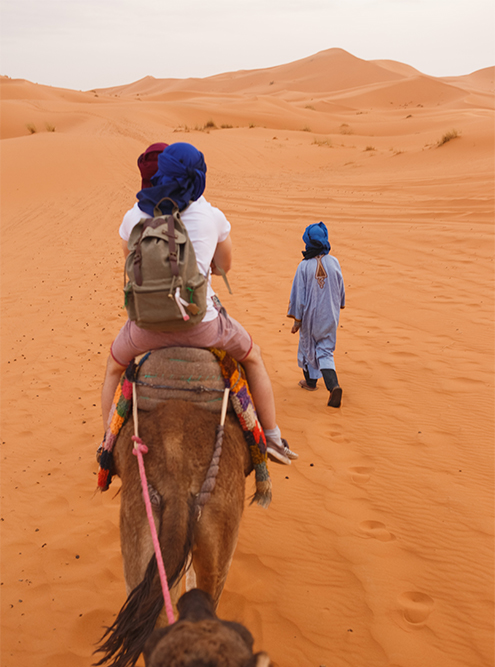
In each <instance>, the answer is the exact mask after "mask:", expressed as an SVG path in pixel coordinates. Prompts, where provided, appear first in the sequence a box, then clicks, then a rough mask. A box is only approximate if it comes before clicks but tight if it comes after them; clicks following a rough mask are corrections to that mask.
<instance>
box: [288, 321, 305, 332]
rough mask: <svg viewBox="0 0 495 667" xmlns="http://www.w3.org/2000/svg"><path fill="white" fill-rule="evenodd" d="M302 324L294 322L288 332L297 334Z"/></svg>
mask: <svg viewBox="0 0 495 667" xmlns="http://www.w3.org/2000/svg"><path fill="white" fill-rule="evenodd" d="M301 324H302V322H299V321H298V320H294V324H293V325H292V329H291V330H290V332H291V333H297V332H298V331H299V329H300V328H301Z"/></svg>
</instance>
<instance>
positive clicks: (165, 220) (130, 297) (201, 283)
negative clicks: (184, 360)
mask: <svg viewBox="0 0 495 667" xmlns="http://www.w3.org/2000/svg"><path fill="white" fill-rule="evenodd" d="M165 200H168V201H171V202H172V203H173V205H174V208H173V211H172V213H171V214H166V215H162V213H161V211H160V208H159V206H160V204H161V203H162V202H163V201H165ZM154 215H155V217H154V218H144V219H142V220H140V222H138V224H137V225H135V226H134V228H133V229H132V232H131V235H130V237H129V243H128V247H129V251H130V252H129V255H128V256H127V259H126V263H125V271H126V274H127V278H128V282H127V284H126V285H125V287H124V294H125V307H126V308H127V313H128V316H129V319H130V320H133V321H134V322H136V324H137V325H138V326H139V327H141V328H142V329H151V330H153V331H180V330H183V329H188V328H190V327H192V326H194V325H195V324H198V323H199V322H201V320H202V319H203V317H204V316H205V313H206V290H207V281H206V278H205V276H204V275H203V274H202V273H201V272H200V271H199V269H198V264H197V262H196V253H195V252H194V248H193V244H192V242H191V240H190V238H189V235H188V233H187V230H186V228H185V226H184V223H183V222H182V220H181V218H180V214H179V209H178V206H177V204H176V203H175V202H174V201H173V200H172V199H169V198H168V197H165V198H164V199H162V200H161V201H159V202H158V204H157V205H156V206H155V210H154Z"/></svg>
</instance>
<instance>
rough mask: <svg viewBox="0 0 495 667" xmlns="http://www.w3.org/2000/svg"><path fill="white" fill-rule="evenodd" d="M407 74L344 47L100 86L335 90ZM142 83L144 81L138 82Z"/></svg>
mask: <svg viewBox="0 0 495 667" xmlns="http://www.w3.org/2000/svg"><path fill="white" fill-rule="evenodd" d="M402 76H403V75H401V74H399V73H397V72H393V71H391V70H390V69H386V68H383V67H380V66H379V65H376V64H374V63H373V62H371V61H369V62H368V61H366V60H362V59H361V58H356V57H355V56H353V55H351V54H350V53H348V52H347V51H344V50H343V49H336V48H334V49H328V50H326V51H320V52H319V53H316V54H314V55H312V56H308V57H307V58H303V59H301V60H296V61H293V62H291V63H287V64H284V65H277V66H275V67H269V68H264V69H254V70H240V71H237V72H226V73H222V74H217V75H215V76H210V77H206V78H203V79H201V78H190V79H154V81H153V85H152V87H151V91H150V81H149V80H148V77H146V78H145V79H142V80H141V81H140V82H135V83H132V84H129V85H127V86H120V87H116V88H111V89H107V88H105V89H98V91H97V92H98V93H101V94H114V95H115V94H118V95H120V96H125V95H130V94H132V95H134V94H136V92H139V93H140V94H147V93H148V91H150V92H152V94H157V93H159V92H161V93H164V92H168V91H177V90H192V91H196V92H204V91H209V92H215V93H238V92H240V91H242V92H245V93H246V92H257V93H259V94H261V93H266V94H275V93H277V92H278V91H280V90H287V89H288V90H295V91H301V92H323V91H325V92H331V91H334V90H341V89H346V88H353V87H356V86H360V85H365V84H370V83H377V82H381V81H391V80H395V79H397V78H401V77H402ZM136 84H140V85H136Z"/></svg>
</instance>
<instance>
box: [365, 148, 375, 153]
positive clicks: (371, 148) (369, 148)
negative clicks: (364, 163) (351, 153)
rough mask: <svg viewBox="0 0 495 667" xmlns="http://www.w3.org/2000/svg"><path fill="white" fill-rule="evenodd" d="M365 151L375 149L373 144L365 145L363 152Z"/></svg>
mask: <svg viewBox="0 0 495 667" xmlns="http://www.w3.org/2000/svg"><path fill="white" fill-rule="evenodd" d="M366 151H376V148H375V147H374V146H366V148H365V149H364V152H365V153H366Z"/></svg>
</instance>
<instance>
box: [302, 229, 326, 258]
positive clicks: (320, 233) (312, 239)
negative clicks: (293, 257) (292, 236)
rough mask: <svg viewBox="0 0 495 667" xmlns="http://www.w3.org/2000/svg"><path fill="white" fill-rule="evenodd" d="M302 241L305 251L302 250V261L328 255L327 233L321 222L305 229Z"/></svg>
mask: <svg viewBox="0 0 495 667" xmlns="http://www.w3.org/2000/svg"><path fill="white" fill-rule="evenodd" d="M303 241H304V243H305V244H306V250H303V253H302V254H303V256H304V259H311V258H312V257H316V256H317V255H328V253H329V252H330V243H329V241H328V231H327V228H326V227H325V225H324V224H323V222H318V223H317V224H314V225H309V226H308V227H306V230H305V232H304V234H303Z"/></svg>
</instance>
